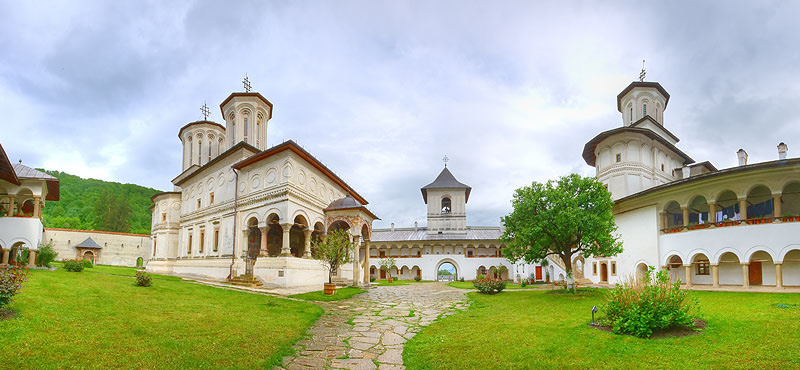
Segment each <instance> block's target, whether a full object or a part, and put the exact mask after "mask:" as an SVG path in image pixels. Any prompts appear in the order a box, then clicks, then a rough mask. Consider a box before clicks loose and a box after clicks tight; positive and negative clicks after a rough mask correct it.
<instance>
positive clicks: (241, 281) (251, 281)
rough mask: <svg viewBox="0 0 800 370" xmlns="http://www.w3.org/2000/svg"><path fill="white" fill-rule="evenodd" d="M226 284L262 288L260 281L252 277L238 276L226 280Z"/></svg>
mask: <svg viewBox="0 0 800 370" xmlns="http://www.w3.org/2000/svg"><path fill="white" fill-rule="evenodd" d="M228 284H231V285H236V286H242V287H247V288H262V287H264V285H263V284H261V281H259V280H258V279H256V278H255V276H253V275H239V276H237V277H235V278H233V279H231V280H228Z"/></svg>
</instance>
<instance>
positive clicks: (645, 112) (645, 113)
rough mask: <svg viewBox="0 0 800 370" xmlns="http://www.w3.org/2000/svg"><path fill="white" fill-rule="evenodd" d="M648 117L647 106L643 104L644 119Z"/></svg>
mask: <svg viewBox="0 0 800 370" xmlns="http://www.w3.org/2000/svg"><path fill="white" fill-rule="evenodd" d="M646 115H647V104H642V117H644V116H646Z"/></svg>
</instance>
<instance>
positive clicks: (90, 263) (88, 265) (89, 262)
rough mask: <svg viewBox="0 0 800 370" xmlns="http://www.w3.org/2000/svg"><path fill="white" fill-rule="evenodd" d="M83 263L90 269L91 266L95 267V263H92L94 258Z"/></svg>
mask: <svg viewBox="0 0 800 370" xmlns="http://www.w3.org/2000/svg"><path fill="white" fill-rule="evenodd" d="M82 263H83V267H86V268H87V269H90V268H93V267H94V265H93V264H92V260H83V262H82Z"/></svg>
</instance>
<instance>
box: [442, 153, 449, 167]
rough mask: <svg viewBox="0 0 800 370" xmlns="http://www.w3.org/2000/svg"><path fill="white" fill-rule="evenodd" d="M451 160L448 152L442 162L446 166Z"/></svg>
mask: <svg viewBox="0 0 800 370" xmlns="http://www.w3.org/2000/svg"><path fill="white" fill-rule="evenodd" d="M449 161H450V158H447V154H445V155H444V158H442V162H444V166H445V167H447V162H449Z"/></svg>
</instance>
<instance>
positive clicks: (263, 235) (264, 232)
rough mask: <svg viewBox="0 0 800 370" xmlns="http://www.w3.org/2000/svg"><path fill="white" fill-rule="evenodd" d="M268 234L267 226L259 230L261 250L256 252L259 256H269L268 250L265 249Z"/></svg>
mask: <svg viewBox="0 0 800 370" xmlns="http://www.w3.org/2000/svg"><path fill="white" fill-rule="evenodd" d="M268 232H269V226H267V227H264V228H262V229H261V249H260V250H259V252H258V254H259V255H261V256H269V248H268V247H267V233H268Z"/></svg>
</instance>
